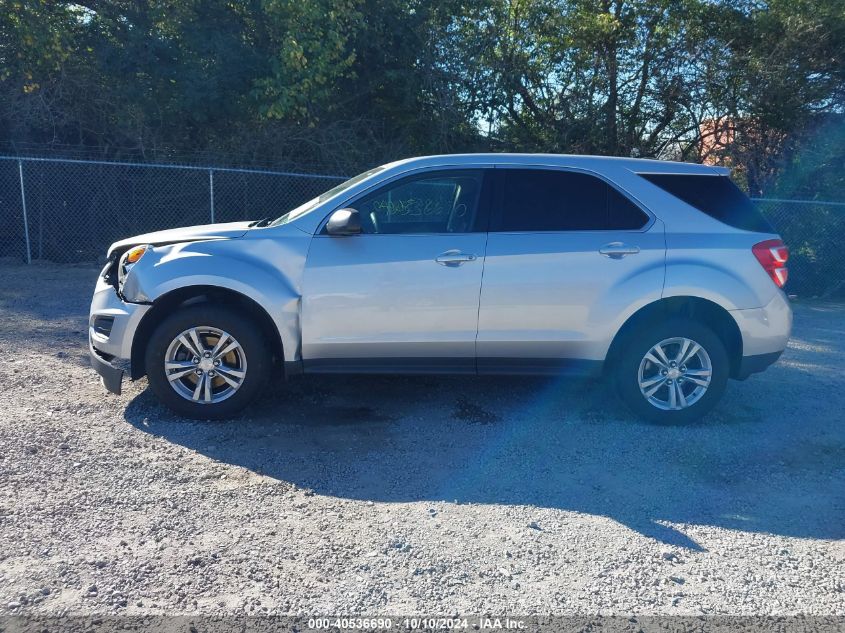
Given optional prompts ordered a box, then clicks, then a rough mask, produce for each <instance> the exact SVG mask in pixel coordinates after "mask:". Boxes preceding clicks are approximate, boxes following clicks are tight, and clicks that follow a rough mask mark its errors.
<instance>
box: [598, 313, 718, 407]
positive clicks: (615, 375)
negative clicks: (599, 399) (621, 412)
mask: <svg viewBox="0 0 845 633" xmlns="http://www.w3.org/2000/svg"><path fill="white" fill-rule="evenodd" d="M681 337H683V338H687V339H690V340H692V341H694V342H695V343H698V344H699V345H700V346H701V347H702V348H703V349H704V350H705V351H706V353H707V355H708V356H709V358H710V364H711V367H710V370H711V372H712V374H711V377H710V384H709V386H707V388H706V391H704V393H703V395H701V396H700V397H699V398H698V400H697V401H695V402H693V404H691V405H690V406H688V407H686V408H683V409H678V410H664V409H661V408H658V407H657V406H656V405H654V404H652V403H651V402H650V401H649V400H648V399H647V398H646V397H645V396H644V395H643V393H642V392H641V391H640V385H639V370H640V363H641V362H642V361H643V359H644V357H645V356H646V354H647V353H648V352H649V351H650V350H651V348H652V347H654V346H655V345H657V344H658V343H660V342H662V341H665V340H667V339H673V338H681ZM670 359H672V360H673V358H672V357H670ZM610 362H611V363H613V367H612V368H611V377H612V380H613V383H614V386H615V388H616V392H617V393H618V394H619V397H620V398H621V399H622V401H623V402H624V403H625V404H626V405H627V406H628V408H629V409H630V410H631V411H633V412H634V413H635V414H636V415H638V416H639V417H641V418H644V419H646V420H650V421H652V422H657V423H660V424H685V423H688V422H693V421H695V420H698V419H700V418H701V417H703V416H704V415H705V414H707V413H708V412H709V411H710V410H711V409H712V408H713V407H714V406H715V405H716V403H717V402H718V401H719V399H720V398H721V397H722V394H723V393H724V391H725V386H726V385H727V382H728V376H729V375H730V360H729V358H728V353H727V351H726V350H725V345H724V343H723V342H722V340H721V339H720V338H719V336H718V335H717V334H715V333H714V332H713V331H712V330H711V329H710V328H708V327H707V326H705V325H703V324H701V323H699V322H697V321H693V320H691V319H682V318H676V319H672V320H669V321H666V322H663V323H658V324H654V325H646V326H641V327H639V328H637V329H635V330H634V331H631V332H630V333H628V335H627V336H625V337H624V339H623V340H622V341H620V343H619V346H618V348H617V349H616V350H615V351H614V354H613V358H612V359H610ZM649 367H651V366H649ZM654 370H656V371H660V370H659V369H658V366H654ZM684 380H686V381H687V384H685V385H684V388H685V389H686V390H688V391H690V390H691V389H694V388H695V385H694V384H689V378H685V379H684ZM661 389H666V390H667V391H663V392H660V393H658V394H656V397H657V398H658V399H665V400H668V397H669V394H668V385H667V386H665V387H662V388H661ZM663 394H665V396H664V395H663Z"/></svg>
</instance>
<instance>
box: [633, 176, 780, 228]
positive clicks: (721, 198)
mask: <svg viewBox="0 0 845 633" xmlns="http://www.w3.org/2000/svg"><path fill="white" fill-rule="evenodd" d="M640 176H642V177H643V178H645V179H646V180H648V181H649V182H650V183H652V184H654V185H657V186H658V187H660V188H661V189H663V191H665V192H667V193H669V194H671V195H673V196H675V197H676V198H678V199H679V200H682V201H684V202H686V203H687V204H688V205H690V206H693V207H695V208H696V209H698V210H699V211H701V212H702V213H706V214H707V215H709V216H710V217H711V218H713V219H715V220H718V221H719V222H722V223H724V224H727V225H728V226H732V227H734V228H736V229H742V230H743V231H753V232H755V233H774V232H775V229H774V228H773V227H772V225H771V224H770V223H769V221H768V220H767V219H766V218H765V217H763V215H762V214H761V213H760V212H759V211H758V210H757V209H756V208H755V207H754V204H753V203H752V202H751V200H749V199H748V196H746V195H745V194H744V193H743V192H742V190H740V188H739V187H737V186H736V185H735V184H734V183H733V181H732V180H731V179H730V178H728V177H727V176H715V175H714V176H711V175H700V174H695V175H690V174H640Z"/></svg>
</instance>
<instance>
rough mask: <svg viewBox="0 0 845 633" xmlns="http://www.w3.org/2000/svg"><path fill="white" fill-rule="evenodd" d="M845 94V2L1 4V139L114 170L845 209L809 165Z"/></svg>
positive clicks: (821, 165) (828, 176)
mask: <svg viewBox="0 0 845 633" xmlns="http://www.w3.org/2000/svg"><path fill="white" fill-rule="evenodd" d="M844 97H845V10H843V6H842V0H736V1H732V2H722V1H715V2H714V1H713V0H488V1H487V2H483V3H478V2H466V1H465V0H443V1H441V2H431V1H430V0H141V1H137V0H111V1H109V2H95V1H94V0H89V1H87V2H62V1H51V2H46V1H44V0H0V143H5V144H10V143H12V144H20V143H36V144H42V145H43V144H51V145H55V146H68V145H69V146H73V147H80V148H86V149H88V150H91V149H94V150H97V151H99V152H101V153H103V154H104V155H109V156H120V155H121V153H122V152H125V151H130V152H132V154H133V155H135V156H138V155H140V156H143V157H150V156H153V155H155V156H161V155H162V154H167V153H170V152H176V153H185V152H193V153H195V152H208V153H212V154H214V155H218V156H220V155H225V156H229V157H230V159H231V160H235V161H237V162H242V163H247V162H275V163H277V164H280V163H288V164H292V165H296V166H305V165H307V164H309V163H320V164H323V165H325V166H327V167H328V168H331V169H333V170H339V171H354V170H356V169H359V168H361V167H364V166H367V165H371V164H373V163H377V162H382V161H384V160H389V159H392V158H397V157H400V156H403V155H410V154H420V153H434V152H451V151H476V150H483V149H493V150H516V151H549V152H575V153H579V152H580V153H603V154H617V155H635V156H658V157H662V158H681V159H687V160H704V159H707V160H712V161H717V162H721V163H724V164H727V165H730V166H732V167H734V168H736V170H737V175H738V180H739V181H741V182H743V183H745V184H746V186H747V187H748V188H749V190H751V191H752V192H753V193H757V194H759V193H761V192H763V191H770V190H772V187H773V183H775V182H776V181H777V180H778V178H780V177H781V176H782V175H783V174H786V176H784V178H792V176H790V175H789V174H792V173H814V172H813V170H820V172H819V173H822V172H823V173H824V174H825V175H824V177H823V178H822V179H818V178H815V179H813V178H812V177H810V178H809V180H808V181H807V182H808V183H809V182H816V183H820V182H824V183H825V184H824V188H825V189H824V190H825V194H824V195H825V196H828V197H834V198H838V199H845V193H843V191H842V179H841V177H840V176H838V175H836V174H838V170H836V169H833V168H832V167H830V165H833V164H835V163H836V161H839V160H841V158H842V156H841V151H839V150H837V149H836V147H841V144H839V145H835V144H833V145H831V146H830V149H829V150H825V151H826V152H827V153H826V154H824V155H825V156H827V158H824V159H821V158H818V159H816V158H811V154H813V152H814V151H815V154H819V152H820V151H821V150H818V151H816V149H814V148H818V147H819V145H818V143H816V141H817V140H819V139H820V138H821V140H824V139H825V138H827V136H823V137H820V135H819V133H818V130H820V129H822V128H823V129H826V130H834V131H835V130H841V129H842V117H843V116H845V98H844ZM822 153H824V152H822ZM796 170H797V172H796ZM796 182H797V181H796ZM795 186H796V187H798V189H800V190H802V191H805V192H806V190H807V187H811V185H809V184H804V185H800V186H799V185H797V184H796V185H795ZM802 195H803V194H802Z"/></svg>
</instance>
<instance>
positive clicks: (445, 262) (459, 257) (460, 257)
mask: <svg viewBox="0 0 845 633" xmlns="http://www.w3.org/2000/svg"><path fill="white" fill-rule="evenodd" d="M476 259H477V257H476V256H475V255H473V254H472V253H462V252H461V251H459V250H451V251H446V252H445V253H440V255H438V256H437V257H436V258H435V259H434V261H436V262H437V263H438V264H440V265H441V266H449V267H450V268H454V267H455V266H460V265H461V264H465V263H466V262H474V261H475V260H476Z"/></svg>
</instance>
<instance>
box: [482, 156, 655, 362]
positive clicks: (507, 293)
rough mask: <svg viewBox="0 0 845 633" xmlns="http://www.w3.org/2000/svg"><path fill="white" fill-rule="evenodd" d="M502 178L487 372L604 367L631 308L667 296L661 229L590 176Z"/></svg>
mask: <svg viewBox="0 0 845 633" xmlns="http://www.w3.org/2000/svg"><path fill="white" fill-rule="evenodd" d="M495 171H496V181H497V182H496V189H495V199H496V201H497V203H496V205H495V206H494V208H493V211H492V217H491V225H490V233H489V237H488V242H487V255H486V259H485V266H484V282H483V287H482V290H481V303H480V307H479V323H478V343H477V353H478V371H479V373H500V372H506V373H520V372H525V373H543V372H547V371H549V372H558V371H562V370H567V369H570V368H572V367H577V368H578V369H582V368H583V367H582V366H583V365H595V364H597V362H598V361H601V360H603V358H604V356H605V354H606V352H607V347H608V345H609V342H610V340H611V339H612V336H613V334H615V332H616V329H617V328H618V327H619V325H620V323H619V321H620V318H622V316H623V314H624V312H625V310H626V309H627V307H628V306H631V305H633V304H644V303H645V302H649V301H652V300H656V299H659V298H660V292H661V289H662V285H663V275H664V268H665V265H664V256H665V240H664V235H663V227H662V224H660V223H659V222H657V221H656V220H654V219H653V218H652V217H651V216H650V215H649V214H647V213H646V212H645V211H644V210H642V209H641V208H640V207H639V206H638V205H637V204H635V203H634V202H632V201H631V200H630V199H628V198H627V197H626V196H625V195H623V194H622V193H621V192H620V191H618V190H617V189H616V188H615V187H613V186H611V185H610V184H608V183H607V182H606V181H605V180H603V179H601V178H599V177H598V176H597V175H594V174H591V173H586V172H582V171H572V170H565V169H553V168H545V169H542V168H507V169H501V170H500V169H496V170H495Z"/></svg>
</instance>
